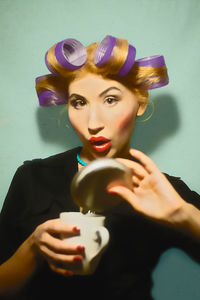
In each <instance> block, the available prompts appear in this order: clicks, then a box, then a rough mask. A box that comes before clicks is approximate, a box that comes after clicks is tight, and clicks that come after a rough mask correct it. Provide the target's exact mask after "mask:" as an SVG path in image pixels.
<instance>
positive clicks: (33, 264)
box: [0, 219, 84, 299]
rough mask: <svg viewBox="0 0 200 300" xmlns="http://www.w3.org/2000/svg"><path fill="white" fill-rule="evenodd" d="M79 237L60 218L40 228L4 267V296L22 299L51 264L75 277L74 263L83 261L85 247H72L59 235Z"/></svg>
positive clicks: (0, 292) (0, 287) (0, 281)
mask: <svg viewBox="0 0 200 300" xmlns="http://www.w3.org/2000/svg"><path fill="white" fill-rule="evenodd" d="M61 233H64V234H65V235H70V236H72V235H77V234H79V229H78V228H77V227H72V226H67V225H65V224H62V223H61V222H60V220H59V219H54V220H49V221H47V222H45V223H43V224H41V225H39V226H38V227H37V228H36V230H35V231H34V232H33V233H32V234H31V235H30V236H29V237H28V239H26V240H25V242H24V243H23V244H22V245H21V246H20V247H19V248H18V250H17V251H16V252H15V253H14V254H13V256H11V257H10V258H9V259H8V260H7V261H6V262H4V263H3V264H2V265H1V266H0V296H1V299H2V297H5V298H6V297H9V299H11V297H16V296H20V293H22V292H23V289H24V288H25V287H26V285H27V283H28V281H29V280H30V279H31V278H32V276H33V275H34V274H35V273H36V272H37V270H38V269H39V268H40V265H41V264H42V263H43V262H44V261H47V262H48V264H49V267H50V268H51V269H52V270H53V271H55V272H57V273H59V274H62V275H72V274H73V272H72V271H70V268H73V264H74V263H76V262H77V261H78V260H79V261H81V260H82V254H83V250H84V248H83V247H82V246H81V245H77V246H75V245H70V244H67V243H66V242H64V241H62V240H61V239H60V238H58V236H59V235H60V234H61Z"/></svg>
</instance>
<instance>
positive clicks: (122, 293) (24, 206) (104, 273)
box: [0, 147, 200, 300]
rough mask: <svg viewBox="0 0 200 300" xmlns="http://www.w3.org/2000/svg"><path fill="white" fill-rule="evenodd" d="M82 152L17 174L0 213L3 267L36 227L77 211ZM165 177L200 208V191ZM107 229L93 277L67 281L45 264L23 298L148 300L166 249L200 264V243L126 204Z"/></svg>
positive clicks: (74, 151)
mask: <svg viewBox="0 0 200 300" xmlns="http://www.w3.org/2000/svg"><path fill="white" fill-rule="evenodd" d="M79 151H80V147H78V148H75V149H72V150H69V151H67V152H64V153H61V154H58V155H55V156H51V157H49V158H46V159H38V160H33V161H28V162H25V163H24V164H23V165H22V166H21V167H20V168H19V169H18V170H17V172H16V174H15V176H14V178H13V181H12V183H11V186H10V189H9V191H8V194H7V197H6V200H5V202H4V205H3V208H2V212H1V215H0V245H1V246H0V264H1V263H2V262H4V261H5V260H7V259H8V258H9V257H10V256H11V255H12V254H13V253H14V252H15V251H16V249H17V248H18V247H19V245H20V244H21V243H22V242H23V241H24V240H25V239H26V238H27V237H28V236H29V235H30V234H31V233H32V232H33V231H34V229H35V228H36V226H37V225H39V224H41V223H43V222H44V221H46V220H49V219H54V218H58V217H59V213H60V212H63V211H79V208H78V207H77V206H76V204H74V202H73V200H72V198H71V195H70V183H71V180H72V178H73V176H74V175H75V173H76V172H77V171H78V164H77V161H76V154H77V153H78V152H79ZM166 176H167V178H168V180H169V181H170V182H171V183H172V185H173V186H174V187H175V189H176V190H177V191H178V193H179V194H180V195H181V196H182V197H183V199H184V200H185V201H187V202H190V203H192V204H194V205H195V206H196V207H198V208H199V209H200V196H199V195H198V194H197V193H195V192H193V191H191V190H190V189H189V188H188V187H187V186H186V185H185V183H183V181H181V180H180V178H176V177H172V176H169V175H166ZM106 227H107V228H108V230H109V232H110V242H109V246H108V248H107V249H106V251H105V252H104V254H103V257H102V259H101V261H100V264H99V266H98V268H97V270H96V271H95V273H94V274H93V275H89V276H77V275H76V276H71V277H64V276H62V275H59V274H57V273H55V272H53V271H51V270H50V268H49V267H48V265H47V264H44V265H43V267H42V268H41V269H40V271H38V272H37V274H36V275H35V276H34V278H33V279H32V281H31V282H30V284H29V286H28V288H27V291H26V295H25V298H24V299H37V300H38V299H48V300H49V299H60V298H61V297H63V295H64V294H65V295H66V299H68V298H69V296H70V297H73V299H78V297H79V298H80V297H82V298H83V299H84V297H87V298H86V299H98V298H99V299H100V298H101V299H135V300H144V299H145V300H147V299H148V300H149V299H152V298H151V288H152V279H151V273H152V271H153V269H154V268H155V266H156V264H157V262H158V260H159V257H160V255H161V254H162V253H163V252H164V251H165V250H166V249H169V248H171V247H178V248H180V249H182V250H184V251H186V252H187V253H188V254H189V255H191V256H192V257H194V258H195V259H196V260H200V254H199V253H200V241H198V240H197V239H195V238H193V237H191V236H189V234H188V235H187V234H186V233H183V232H180V231H178V230H177V229H174V228H171V227H168V226H166V225H164V224H160V223H158V222H154V221H152V220H150V219H148V218H146V217H144V216H143V215H141V214H139V213H137V212H135V211H134V210H133V208H132V207H130V205H129V204H128V203H127V202H126V201H123V202H121V203H120V205H118V206H116V207H115V208H113V210H112V211H110V212H109V213H108V214H107V218H106ZM72 295H73V296H72ZM111 297H112V298H111Z"/></svg>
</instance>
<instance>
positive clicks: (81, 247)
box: [76, 245, 85, 251]
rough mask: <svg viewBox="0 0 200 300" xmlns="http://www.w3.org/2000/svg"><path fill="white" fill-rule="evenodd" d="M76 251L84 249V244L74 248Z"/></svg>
mask: <svg viewBox="0 0 200 300" xmlns="http://www.w3.org/2000/svg"><path fill="white" fill-rule="evenodd" d="M76 249H77V250H78V251H84V250H85V247H84V246H81V245H79V246H78V247H77V248H76Z"/></svg>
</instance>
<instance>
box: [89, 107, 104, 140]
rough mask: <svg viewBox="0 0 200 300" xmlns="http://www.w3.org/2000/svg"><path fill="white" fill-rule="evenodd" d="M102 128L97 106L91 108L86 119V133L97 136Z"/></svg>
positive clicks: (100, 115) (100, 114)
mask: <svg viewBox="0 0 200 300" xmlns="http://www.w3.org/2000/svg"><path fill="white" fill-rule="evenodd" d="M103 128H104V122H103V118H102V113H101V111H100V108H99V107H98V106H95V107H91V108H90V111H89V118H88V131H89V133H91V134H97V133H98V132H99V131H101V130H102V129H103Z"/></svg>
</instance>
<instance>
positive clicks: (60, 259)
mask: <svg viewBox="0 0 200 300" xmlns="http://www.w3.org/2000/svg"><path fill="white" fill-rule="evenodd" d="M60 234H65V236H69V237H71V236H74V235H79V234H80V230H79V229H78V228H77V227H76V226H71V225H66V224H63V223H62V222H61V221H60V219H54V220H49V221H46V222H44V223H43V224H41V225H39V226H38V227H37V228H36V229H35V231H34V232H33V234H32V236H31V239H32V244H33V245H34V248H35V249H36V252H37V254H39V256H42V257H43V258H44V259H45V260H46V261H47V262H48V264H49V266H50V268H51V269H52V270H53V271H55V272H57V273H60V274H62V275H73V272H72V271H71V269H73V266H74V264H77V263H80V262H81V260H82V258H83V254H84V247H83V246H82V245H71V244H68V243H67V242H66V240H65V241H63V240H61V238H60Z"/></svg>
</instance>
